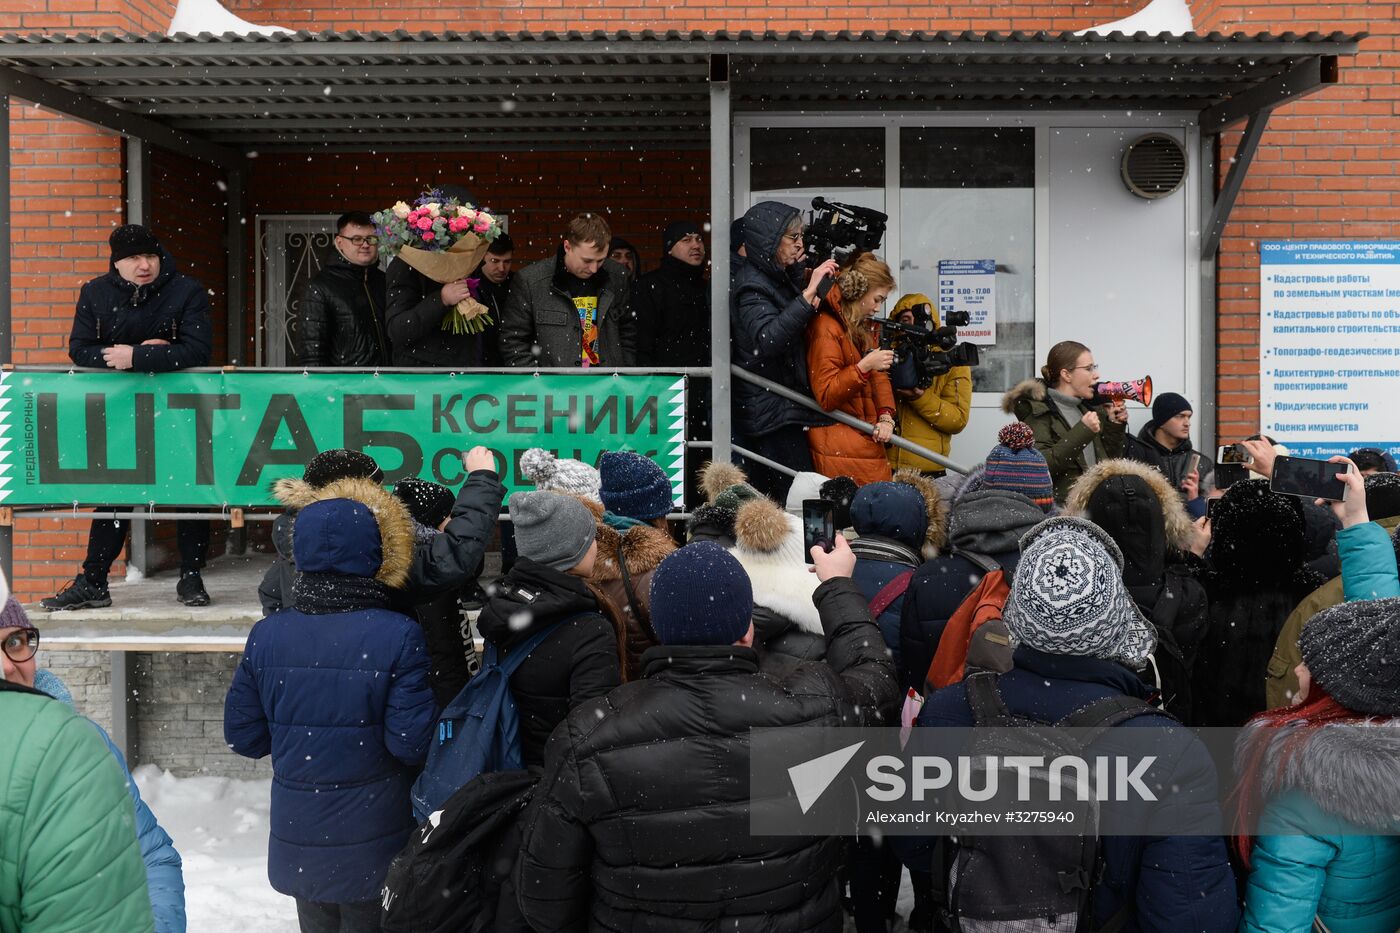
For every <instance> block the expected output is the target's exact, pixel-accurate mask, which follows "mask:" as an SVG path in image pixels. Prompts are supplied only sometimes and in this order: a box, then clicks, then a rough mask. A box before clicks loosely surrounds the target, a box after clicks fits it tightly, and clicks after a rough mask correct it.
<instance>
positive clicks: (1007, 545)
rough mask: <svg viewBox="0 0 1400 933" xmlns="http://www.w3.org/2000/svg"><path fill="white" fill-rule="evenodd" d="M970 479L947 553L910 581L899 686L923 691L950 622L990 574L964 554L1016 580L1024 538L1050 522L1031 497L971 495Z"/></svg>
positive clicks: (956, 505) (996, 492)
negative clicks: (990, 563)
mask: <svg viewBox="0 0 1400 933" xmlns="http://www.w3.org/2000/svg"><path fill="white" fill-rule="evenodd" d="M979 484H980V481H979V480H977V479H976V474H974V476H972V477H969V479H968V482H967V483H966V484H964V489H963V490H960V491H959V495H958V496H957V498H955V499H954V500H953V504H952V507H951V508H950V509H949V516H948V545H949V547H950V550H949V552H948V553H946V554H943V555H940V556H938V557H935V558H934V559H932V560H928V561H925V562H924V563H923V565H922V566H920V567H919V569H918V570H916V571H915V572H914V578H913V579H912V580H910V581H909V590H908V592H907V593H906V594H905V597H904V606H903V607H902V609H901V611H900V616H899V660H900V663H899V686H900V689H901V690H907V689H910V688H913V689H915V690H918V691H919V692H920V693H922V692H923V691H924V680H925V677H926V675H927V674H928V668H929V665H930V664H931V663H933V656H934V654H936V653H937V652H938V642H939V641H940V640H941V639H942V637H943V630H944V629H945V628H947V627H948V620H949V619H950V618H952V616H953V613H955V612H957V610H958V607H959V606H961V605H962V602H963V600H964V599H966V598H967V596H968V594H969V593H971V592H972V591H973V590H974V589H976V588H977V585H978V584H979V583H981V582H982V577H983V575H984V574H985V572H986V571H985V570H984V569H983V568H982V566H980V565H979V564H976V563H974V562H972V561H971V560H969V559H968V558H967V557H965V556H964V554H967V553H972V554H978V555H982V556H983V557H986V558H989V559H991V560H992V561H995V562H996V563H997V564H998V565H999V566H1000V567H1001V568H1002V570H1003V571H1004V572H1006V573H1007V574H1014V573H1015V571H1016V565H1017V563H1019V562H1020V560H1021V545H1020V541H1021V536H1022V535H1024V534H1025V533H1026V532H1028V531H1030V530H1031V529H1032V528H1034V527H1035V526H1036V525H1038V524H1040V523H1041V522H1043V521H1044V520H1045V511H1044V510H1043V509H1042V508H1041V507H1040V506H1038V505H1036V504H1035V503H1034V502H1032V501H1031V500H1030V498H1029V497H1027V496H1023V495H1022V494H1021V493H1019V492H1011V491H1009V490H1002V489H980V488H973V489H971V490H967V489H966V487H967V486H973V487H976V486H978V485H979Z"/></svg>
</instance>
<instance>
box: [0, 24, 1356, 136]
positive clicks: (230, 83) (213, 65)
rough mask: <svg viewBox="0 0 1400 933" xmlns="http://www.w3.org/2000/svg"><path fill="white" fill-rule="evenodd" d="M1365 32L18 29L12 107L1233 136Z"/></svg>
mask: <svg viewBox="0 0 1400 933" xmlns="http://www.w3.org/2000/svg"><path fill="white" fill-rule="evenodd" d="M1361 38H1364V34H1358V35H1350V34H1342V33H1334V34H1331V35H1325V36H1324V35H1322V34H1318V33H1311V34H1309V35H1306V36H1299V35H1295V34H1292V33H1285V34H1283V35H1280V36H1273V35H1269V34H1259V35H1244V34H1235V35H1230V36H1225V35H1221V34H1218V33H1212V34H1210V35H1206V36H1200V35H1186V36H1171V35H1166V34H1163V35H1160V36H1150V35H1147V34H1146V33H1138V34H1136V35H1132V36H1128V35H1123V34H1122V33H1113V34H1110V35H1107V36H1098V35H1089V36H1078V35H1075V34H1072V33H1044V32H1041V33H1020V32H1014V33H1004V34H1003V33H970V32H965V33H950V32H938V33H924V32H914V33H894V32H889V33H875V32H865V33H850V32H840V33H821V32H818V33H814V34H810V35H809V34H802V33H777V32H767V33H761V34H758V33H749V32H738V33H730V32H724V31H721V32H716V33H702V32H691V33H681V32H667V33H654V32H649V31H648V32H641V33H626V32H623V33H615V34H609V33H601V32H599V33H588V34H584V33H577V32H571V33H567V34H555V33H543V34H540V35H533V34H530V33H518V34H514V33H512V34H507V33H490V34H486V33H475V32H473V33H456V32H443V33H427V32H424V33H409V32H405V31H397V32H393V33H381V32H368V33H360V32H353V31H352V32H344V33H309V32H299V33H289V34H281V35H271V36H251V35H235V34H232V33H229V34H225V35H222V36H214V35H211V34H209V33H201V34H200V35H198V36H189V35H184V34H180V35H176V36H169V37H167V36H161V35H148V36H140V35H132V34H115V33H103V34H101V35H75V36H65V35H21V34H15V33H9V34H0V93H9V94H12V95H15V96H19V97H22V98H25V99H29V100H34V101H35V102H37V103H40V104H42V105H46V106H53V107H54V108H55V109H58V110H62V111H64V112H73V111H74V110H75V109H85V113H83V114H79V115H80V116H81V117H82V118H83V119H89V120H90V121H91V122H97V123H99V124H101V125H104V126H108V127H111V128H114V129H119V128H120V124H121V123H122V122H123V121H129V123H130V125H131V129H132V130H133V131H134V132H135V133H136V135H144V136H146V137H148V138H150V137H152V136H157V135H159V136H160V137H161V138H158V139H152V141H155V142H157V143H159V144H162V145H167V144H169V143H170V141H171V140H172V139H173V140H176V141H180V140H183V141H184V142H185V143H187V145H186V146H184V147H182V148H185V149H186V151H192V154H201V153H198V152H193V150H194V149H196V148H199V147H203V153H202V157H205V158H210V159H212V160H214V161H225V160H227V159H228V157H229V156H230V155H232V154H233V153H234V152H235V151H236V150H239V149H242V150H249V149H255V150H260V151H278V150H297V151H319V150H323V149H334V150H355V151H366V150H374V149H378V148H393V149H395V150H397V151H402V150H405V149H432V148H444V149H462V148H473V149H510V148H585V147H586V148H617V149H626V148H645V147H670V148H707V147H709V145H710V142H711V140H710V126H709V123H710V106H711V101H710V83H711V79H712V77H718V80H721V81H724V80H726V79H727V81H728V87H729V89H730V104H731V108H732V110H733V111H734V112H745V111H749V112H752V111H799V112H800V111H831V110H850V111H861V110H870V111H877V110H886V109H898V110H980V111H988V110H995V111H1008V110H1012V111H1015V110H1020V111H1043V110H1052V109H1067V108H1093V109H1104V110H1128V109H1131V110H1142V109H1152V110H1160V111H1172V112H1182V111H1186V112H1196V113H1199V114H1201V120H1202V125H1203V127H1204V128H1206V130H1207V132H1219V131H1220V130H1221V129H1223V128H1224V127H1226V126H1229V125H1232V124H1234V123H1237V122H1239V121H1242V120H1244V119H1246V118H1248V117H1249V116H1250V115H1251V114H1252V113H1256V112H1259V111H1261V110H1268V109H1271V108H1272V107H1275V106H1278V104H1280V103H1283V102H1284V101H1286V100H1289V99H1292V98H1293V97H1297V96H1300V95H1302V94H1306V93H1308V92H1310V91H1313V90H1315V89H1317V88H1318V87H1321V86H1323V85H1326V84H1328V83H1332V82H1335V81H1336V80H1337V64H1336V63H1337V56H1339V55H1352V54H1355V52H1356V51H1357V43H1358V42H1359V40H1360V39H1361ZM80 104H81V105H86V106H85V107H83V108H80V107H78V105H80ZM103 117H105V118H103ZM142 131H145V132H144V133H143V132H142ZM211 144H212V145H211Z"/></svg>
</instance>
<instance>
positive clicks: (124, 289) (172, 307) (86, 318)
mask: <svg viewBox="0 0 1400 933" xmlns="http://www.w3.org/2000/svg"><path fill="white" fill-rule="evenodd" d="M147 340H166V341H169V345H168V346H162V345H155V344H153V345H151V346H142V344H143V343H144V342H145V341H147ZM210 340H211V338H210V323H209V293H208V292H206V291H205V290H204V286H202V285H200V284H199V282H197V281H196V280H194V279H192V278H190V277H189V276H188V275H181V274H180V271H179V270H178V269H177V268H176V266H175V259H174V257H172V256H171V255H170V254H169V253H167V252H166V251H165V248H164V247H161V249H160V273H159V274H158V275H157V276H156V280H155V281H154V282H152V283H151V284H150V285H143V286H141V287H139V288H138V287H137V286H135V285H133V284H132V283H130V282H128V281H126V279H123V278H122V277H121V275H119V274H118V273H117V267H116V265H113V266H112V268H111V269H110V270H109V271H108V272H107V274H106V275H103V276H100V277H99V278H95V279H93V280H92V281H90V282H88V283H87V284H86V285H84V286H83V289H82V291H81V292H79V294H78V309H77V312H76V314H75V315H74V317H73V330H72V333H71V334H70V335H69V337H68V356H69V358H70V359H72V360H73V362H74V363H76V364H77V365H79V366H88V367H91V368H93V369H107V368H108V367H107V363H106V362H105V361H104V360H103V359H102V351H103V350H104V349H105V348H107V347H112V346H116V345H117V344H125V345H129V346H130V347H131V348H132V352H131V368H132V370H133V371H134V372H138V373H168V372H173V371H175V370H179V369H189V368H190V367H191V366H208V365H209V353H210V347H211V343H210Z"/></svg>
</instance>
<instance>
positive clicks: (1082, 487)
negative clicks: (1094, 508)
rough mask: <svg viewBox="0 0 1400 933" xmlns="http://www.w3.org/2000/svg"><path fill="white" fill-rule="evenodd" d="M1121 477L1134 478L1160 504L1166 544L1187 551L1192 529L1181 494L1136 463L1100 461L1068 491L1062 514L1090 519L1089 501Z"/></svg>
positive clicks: (1149, 467) (1152, 469)
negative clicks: (1109, 481) (1108, 481)
mask: <svg viewBox="0 0 1400 933" xmlns="http://www.w3.org/2000/svg"><path fill="white" fill-rule="evenodd" d="M1122 476H1135V477H1137V478H1138V479H1140V480H1142V481H1143V482H1144V483H1146V484H1147V486H1148V488H1149V489H1151V490H1152V493H1153V495H1155V496H1156V497H1157V501H1158V502H1159V503H1161V506H1162V520H1163V523H1164V524H1165V526H1166V533H1167V543H1168V544H1169V545H1171V546H1172V547H1174V548H1177V549H1178V550H1183V551H1184V550H1186V549H1187V548H1188V547H1189V546H1190V544H1191V538H1192V527H1191V516H1190V514H1189V513H1187V511H1186V503H1185V502H1184V501H1183V500H1182V498H1181V493H1180V492H1178V491H1177V490H1175V489H1173V488H1172V486H1171V483H1169V482H1168V481H1167V478H1166V477H1165V476H1163V475H1162V474H1161V472H1160V471H1158V470H1157V469H1155V468H1153V467H1151V466H1148V465H1147V464H1145V463H1138V462H1137V461H1135V460H1103V461H1100V462H1099V463H1096V464H1094V465H1093V466H1092V467H1090V468H1089V469H1088V471H1087V472H1085V474H1084V475H1083V476H1081V477H1079V479H1077V480H1075V482H1074V485H1073V486H1071V487H1070V490H1069V495H1068V496H1066V497H1065V514H1067V515H1078V516H1080V517H1083V518H1089V499H1090V498H1091V497H1092V496H1093V495H1094V492H1095V490H1097V489H1098V488H1099V487H1100V486H1102V485H1103V484H1104V482H1106V481H1107V480H1110V479H1113V478H1115V477H1122ZM1090 520H1091V521H1092V520H1093V519H1092V518H1091V519H1090Z"/></svg>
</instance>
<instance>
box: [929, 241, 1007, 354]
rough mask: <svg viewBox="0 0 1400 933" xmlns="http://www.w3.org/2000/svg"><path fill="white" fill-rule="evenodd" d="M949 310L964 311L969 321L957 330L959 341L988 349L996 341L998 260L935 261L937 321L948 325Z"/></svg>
mask: <svg viewBox="0 0 1400 933" xmlns="http://www.w3.org/2000/svg"><path fill="white" fill-rule="evenodd" d="M949 311H966V312H967V313H968V315H969V317H970V319H971V321H972V323H970V324H968V325H967V326H966V327H959V328H958V339H959V340H965V341H967V342H968V343H980V344H984V345H987V346H990V345H992V344H995V343H996V342H997V261H996V260H995V259H940V260H939V261H938V319H939V321H940V322H942V323H944V324H946V323H948V312H949Z"/></svg>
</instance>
